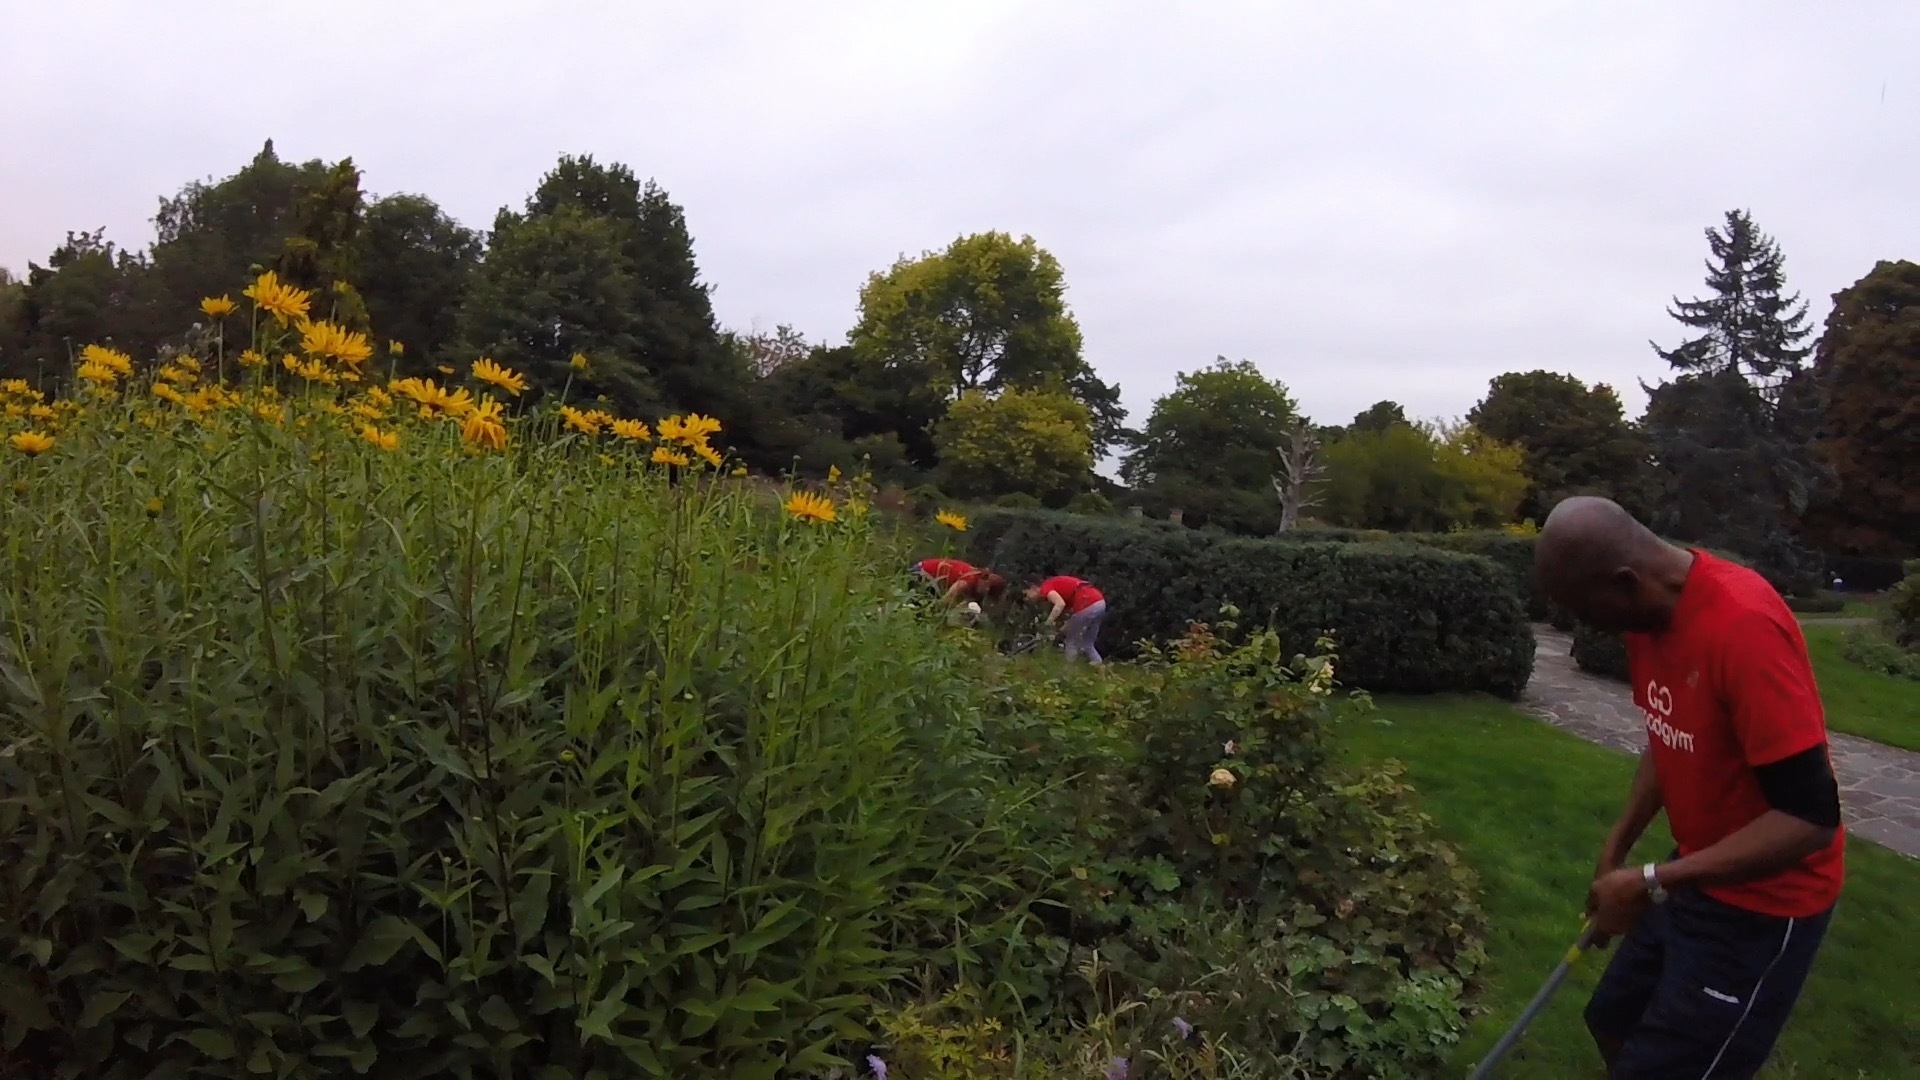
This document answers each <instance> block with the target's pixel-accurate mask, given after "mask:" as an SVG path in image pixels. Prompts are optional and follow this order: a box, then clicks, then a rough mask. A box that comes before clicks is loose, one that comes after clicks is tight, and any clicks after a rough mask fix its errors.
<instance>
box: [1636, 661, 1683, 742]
mask: <svg viewBox="0 0 1920 1080" xmlns="http://www.w3.org/2000/svg"><path fill="white" fill-rule="evenodd" d="M1645 692H1646V695H1647V704H1646V705H1645V706H1644V707H1642V708H1641V710H1640V711H1641V712H1642V713H1644V714H1645V715H1646V717H1647V734H1648V735H1649V736H1651V737H1652V738H1655V739H1659V740H1660V741H1661V742H1662V743H1664V744H1665V745H1666V747H1667V749H1669V750H1685V751H1686V752H1687V753H1689V754H1691V753H1693V732H1691V731H1681V730H1680V729H1679V728H1677V727H1674V726H1673V725H1672V724H1671V723H1669V722H1668V718H1669V717H1671V716H1672V715H1673V691H1672V690H1669V689H1667V688H1666V687H1664V686H1661V685H1660V684H1659V683H1658V682H1656V681H1654V680H1652V679H1648V680H1647V686H1646V691H1645Z"/></svg>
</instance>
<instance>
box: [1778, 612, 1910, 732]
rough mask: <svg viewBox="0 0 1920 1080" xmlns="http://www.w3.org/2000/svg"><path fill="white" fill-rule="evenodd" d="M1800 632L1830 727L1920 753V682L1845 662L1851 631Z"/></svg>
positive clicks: (1806, 628)
mask: <svg viewBox="0 0 1920 1080" xmlns="http://www.w3.org/2000/svg"><path fill="white" fill-rule="evenodd" d="M1802 630H1803V632H1804V633H1805V634H1806V638H1807V652H1808V654H1809V655H1811V656H1812V657H1813V670H1814V676H1815V677H1816V678H1817V679H1818V680H1819V682H1820V701H1821V703H1822V704H1823V705H1825V706H1826V712H1827V727H1828V728H1829V729H1831V730H1833V731H1843V732H1846V733H1847V734H1849V735H1858V736H1860V737H1861V738H1863V739H1872V740H1873V741H1874V742H1879V743H1886V744H1887V745H1888V746H1898V747H1900V748H1902V749H1904V750H1916V751H1920V683H1916V682H1914V681H1913V680H1911V679H1901V678H1896V677H1894V676H1892V675H1888V674H1885V673H1884V672H1879V671H1870V670H1868V669H1867V668H1863V667H1861V666H1860V665H1858V664H1856V663H1854V662H1853V661H1851V660H1849V659H1847V655H1846V634H1847V631H1848V628H1847V627H1843V626H1818V625H1812V624H1809V625H1806V626H1804V627H1802Z"/></svg>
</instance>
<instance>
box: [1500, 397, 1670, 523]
mask: <svg viewBox="0 0 1920 1080" xmlns="http://www.w3.org/2000/svg"><path fill="white" fill-rule="evenodd" d="M1467 420H1468V422H1470V423H1472V424H1473V426H1474V427H1475V428H1477V429H1479V430H1480V431H1481V432H1483V433H1485V434H1486V435H1488V436H1490V437H1492V438H1494V439H1498V440H1500V441H1501V442H1505V443H1510V444H1512V445H1514V446H1518V447H1519V448H1520V449H1521V450H1523V451H1524V452H1525V453H1526V474H1527V481H1528V483H1527V493H1526V496H1525V497H1524V498H1523V499H1522V500H1521V502H1520V510H1519V513H1520V515H1521V516H1522V517H1526V518H1532V519H1534V520H1535V521H1541V520H1545V518H1546V515H1547V511H1549V510H1551V509H1552V508H1553V504H1554V503H1556V502H1559V501H1560V500H1561V499H1562V498H1565V497H1566V496H1568V495H1604V496H1606V497H1608V498H1610V499H1613V500H1614V501H1616V502H1619V503H1621V504H1622V505H1624V506H1627V507H1629V508H1632V509H1634V510H1636V511H1638V512H1644V509H1645V508H1644V499H1645V483H1646V476H1645V470H1646V456H1647V452H1646V446H1645V444H1644V442H1643V441H1642V439H1641V438H1640V435H1639V433H1638V432H1637V431H1635V430H1634V428H1633V425H1631V424H1630V423H1628V421H1627V417H1626V410H1625V409H1624V408H1623V407H1622V406H1621V404H1620V396H1619V395H1618V394H1616V393H1614V390H1613V388H1612V387H1611V386H1608V385H1606V384H1605V383H1599V384H1596V385H1594V386H1591V387H1589V386H1588V385H1587V384H1586V383H1584V382H1581V381H1580V380H1579V379H1577V378H1575V377H1573V376H1572V375H1563V374H1558V373H1555V372H1551V371H1537V370H1536V371H1525V372H1509V373H1507V374H1505V375H1498V376H1495V377H1494V379H1493V381H1492V382H1491V383H1489V384H1488V386H1487V396H1486V397H1484V398H1482V399H1481V400H1480V403H1479V404H1477V405H1475V406H1474V407H1473V409H1472V410H1471V411H1469V412H1468V413H1467Z"/></svg>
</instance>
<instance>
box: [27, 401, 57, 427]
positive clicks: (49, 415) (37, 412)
mask: <svg viewBox="0 0 1920 1080" xmlns="http://www.w3.org/2000/svg"><path fill="white" fill-rule="evenodd" d="M27 416H28V417H30V418H31V419H34V420H38V421H40V422H41V423H43V424H44V423H46V422H47V421H49V420H52V419H53V417H54V411H53V409H52V408H51V407H49V406H46V405H29V406H27Z"/></svg>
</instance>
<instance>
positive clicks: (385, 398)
mask: <svg viewBox="0 0 1920 1080" xmlns="http://www.w3.org/2000/svg"><path fill="white" fill-rule="evenodd" d="M365 397H366V400H367V403H368V404H370V405H374V406H376V407H378V408H382V409H389V408H392V407H393V395H392V394H389V393H387V392H386V391H385V390H382V389H380V388H379V387H377V386H369V387H367V392H366V394H365Z"/></svg>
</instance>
